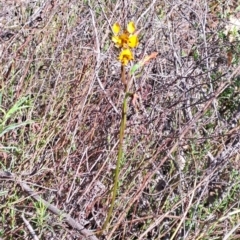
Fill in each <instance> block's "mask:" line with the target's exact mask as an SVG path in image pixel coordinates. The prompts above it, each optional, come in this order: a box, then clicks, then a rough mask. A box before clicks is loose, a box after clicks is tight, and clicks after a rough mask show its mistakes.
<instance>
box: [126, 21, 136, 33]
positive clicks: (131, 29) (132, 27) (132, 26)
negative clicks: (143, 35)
mask: <svg viewBox="0 0 240 240" xmlns="http://www.w3.org/2000/svg"><path fill="white" fill-rule="evenodd" d="M127 31H128V32H129V33H130V34H132V33H134V32H135V24H134V22H129V23H128V25H127Z"/></svg>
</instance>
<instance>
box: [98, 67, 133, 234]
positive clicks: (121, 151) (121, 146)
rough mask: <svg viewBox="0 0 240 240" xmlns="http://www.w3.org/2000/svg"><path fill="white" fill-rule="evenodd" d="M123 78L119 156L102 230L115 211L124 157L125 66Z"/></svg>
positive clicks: (125, 117) (125, 113)
mask: <svg viewBox="0 0 240 240" xmlns="http://www.w3.org/2000/svg"><path fill="white" fill-rule="evenodd" d="M121 78H122V82H123V84H124V85H125V96H124V99H123V105H122V119H121V125H120V134H119V148H118V158H117V164H116V169H115V176H114V185H113V188H112V191H111V192H112V201H111V205H110V208H109V210H108V214H107V218H106V220H105V222H104V224H103V228H102V231H104V230H105V229H106V228H107V225H108V223H109V222H110V218H111V215H112V212H113V207H114V203H115V199H116V196H117V191H118V183H119V173H120V167H121V166H120V165H121V160H122V158H123V139H124V130H125V128H126V122H127V98H128V96H129V93H128V92H127V83H126V79H125V68H124V66H122V68H121Z"/></svg>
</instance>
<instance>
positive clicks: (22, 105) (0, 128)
mask: <svg viewBox="0 0 240 240" xmlns="http://www.w3.org/2000/svg"><path fill="white" fill-rule="evenodd" d="M1 106H2V98H0V112H1V113H2V117H1V118H0V137H2V136H3V135H4V134H6V133H7V132H9V131H12V130H15V129H17V128H19V127H22V126H25V125H26V124H30V123H32V122H33V121H25V122H22V123H13V124H8V121H9V120H10V118H12V117H13V115H14V114H16V113H17V112H20V111H21V110H23V109H26V108H29V107H30V106H31V105H30V102H29V98H28V97H22V98H21V99H20V100H18V101H17V102H16V103H15V104H14V105H13V106H12V107H11V108H10V109H8V110H7V111H6V110H4V109H3V108H2V107H1Z"/></svg>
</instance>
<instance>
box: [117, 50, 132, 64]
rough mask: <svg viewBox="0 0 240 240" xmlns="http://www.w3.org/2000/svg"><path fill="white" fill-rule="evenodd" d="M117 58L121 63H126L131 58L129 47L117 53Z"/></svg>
mask: <svg viewBox="0 0 240 240" xmlns="http://www.w3.org/2000/svg"><path fill="white" fill-rule="evenodd" d="M119 60H120V61H121V63H122V64H123V65H127V64H128V62H129V61H131V60H133V54H132V52H131V50H130V49H128V48H127V49H123V50H122V51H121V52H120V54H119Z"/></svg>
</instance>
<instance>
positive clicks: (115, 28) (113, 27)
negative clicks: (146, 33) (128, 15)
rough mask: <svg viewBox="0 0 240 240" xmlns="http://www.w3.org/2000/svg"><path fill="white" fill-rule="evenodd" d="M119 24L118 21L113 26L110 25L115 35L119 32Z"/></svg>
mask: <svg viewBox="0 0 240 240" xmlns="http://www.w3.org/2000/svg"><path fill="white" fill-rule="evenodd" d="M120 29H121V27H120V25H119V23H114V24H113V26H112V31H113V33H114V34H115V35H117V34H118V33H119V32H120Z"/></svg>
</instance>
